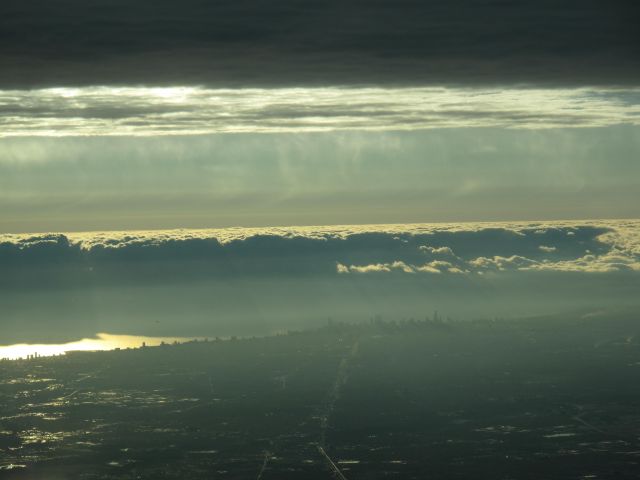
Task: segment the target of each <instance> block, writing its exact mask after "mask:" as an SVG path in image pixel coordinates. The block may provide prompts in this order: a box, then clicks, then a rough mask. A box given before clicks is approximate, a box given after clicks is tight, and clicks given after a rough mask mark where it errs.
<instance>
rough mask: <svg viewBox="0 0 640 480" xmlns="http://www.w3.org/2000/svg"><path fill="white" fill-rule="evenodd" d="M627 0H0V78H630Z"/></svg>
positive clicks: (630, 6)
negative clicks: (271, 0)
mask: <svg viewBox="0 0 640 480" xmlns="http://www.w3.org/2000/svg"><path fill="white" fill-rule="evenodd" d="M639 11H640V8H639V7H638V4H637V2H634V1H630V0H617V1H616V0H613V1H602V0H580V1H578V0H565V1H557V0H539V1H510V2H505V1H495V0H457V1H456V0H451V1H446V2H444V1H441V2H435V1H425V0H346V1H337V0H325V1H318V0H280V1H275V2H266V1H260V0H244V1H239V0H233V1H231V0H224V1H204V0H184V1H181V2H175V1H170V0H155V1H150V0H141V1H136V2H131V1H128V0H95V1H91V2H87V1H82V0H58V1H51V0H4V1H3V2H1V4H0V86H1V87H2V88H24V87H25V86H50V85H88V84H94V85H95V84H132V83H141V84H194V83H197V84H208V85H227V86H238V85H259V86H267V85H280V86H281V85H300V84H304V85H311V84H316V85H317V84H329V83H330V84H363V83H366V84H372V83H393V84H424V83H460V84H469V83H473V84H475V83H513V82H525V83H540V82H541V83H545V84H564V85H576V84H579V85H586V84H627V85H628V84H634V85H635V84H637V83H638V79H639V78H640V76H639V73H640V62H639V61H638V58H640V56H639V53H640V36H639V34H638V33H637V32H638V29H637V28H636V27H637V23H638V18H639V16H638V13H639Z"/></svg>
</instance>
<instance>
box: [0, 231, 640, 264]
mask: <svg viewBox="0 0 640 480" xmlns="http://www.w3.org/2000/svg"><path fill="white" fill-rule="evenodd" d="M585 226H588V227H597V228H607V229H609V231H608V232H606V233H604V234H602V235H600V236H599V237H598V238H597V240H598V241H599V242H601V243H603V244H605V245H607V246H609V250H608V251H607V252H605V253H604V254H600V255H595V254H593V253H591V252H589V251H587V252H586V253H585V255H583V256H582V257H579V258H575V259H570V260H550V259H543V260H535V259H529V258H526V257H523V256H518V255H512V256H500V255H495V256H493V257H477V258H474V259H468V260H464V259H462V258H460V257H458V256H456V254H455V252H454V251H453V250H452V249H451V248H450V247H437V248H434V247H430V246H428V245H423V246H420V247H418V249H419V250H421V251H423V252H425V253H428V254H430V255H432V256H434V257H435V258H432V259H430V260H429V261H425V262H424V263H420V264H411V263H407V262H406V261H403V260H401V259H397V260H396V261H393V262H379V263H371V264H366V265H345V264H342V263H340V262H336V272H337V273H339V274H351V273H355V274H371V273H392V272H395V273H404V274H421V273H426V274H441V273H451V274H484V273H489V272H503V271H514V270H516V271H565V272H600V273H604V272H614V271H623V270H626V271H640V220H619V221H607V220H602V221H589V222H584V221H583V222H578V221H567V222H491V223H450V224H405V225H400V224H399V225H343V226H324V227H321V226H310V227H265V228H226V229H203V230H165V231H128V232H84V233H65V234H64V236H65V238H66V239H67V241H68V242H69V243H70V244H71V245H78V246H79V247H80V248H81V249H84V250H87V251H88V250H91V249H93V248H95V247H103V248H122V247H126V246H127V245H134V244H135V245H140V244H147V245H148V244H161V243H163V242H167V241H180V240H192V239H215V240H217V241H219V242H220V243H221V244H223V245H224V244H227V243H229V242H233V241H239V240H240V241H241V240H246V239H249V238H251V237H254V236H257V235H272V236H282V237H287V238H292V237H303V238H310V239H317V240H328V239H332V238H339V239H345V238H348V237H349V236H351V235H355V234H363V233H383V234H390V235H399V234H403V235H418V234H427V233H438V232H449V233H451V232H469V231H480V230H483V229H487V228H491V229H495V228H498V229H504V230H507V231H510V232H512V233H513V234H515V235H525V233H523V232H524V231H527V232H529V233H531V231H533V234H536V235H537V234H539V233H540V232H544V231H546V230H547V229H563V230H564V231H565V234H566V235H567V236H571V234H572V233H573V231H574V230H575V229H577V228H579V227H585ZM57 235H58V234H0V244H1V243H9V244H15V245H18V246H19V247H20V248H26V247H28V246H29V245H30V243H34V242H36V243H41V242H44V241H52V242H53V241H57V239H58V238H59V237H58V236H57ZM547 247H548V250H546V251H545V250H544V249H542V250H541V251H542V252H543V253H549V254H554V253H555V250H550V249H552V248H555V247H553V246H547Z"/></svg>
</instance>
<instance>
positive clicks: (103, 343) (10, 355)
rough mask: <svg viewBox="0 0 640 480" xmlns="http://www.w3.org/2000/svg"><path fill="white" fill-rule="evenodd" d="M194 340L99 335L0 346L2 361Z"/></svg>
mask: <svg viewBox="0 0 640 480" xmlns="http://www.w3.org/2000/svg"><path fill="white" fill-rule="evenodd" d="M189 340H193V338H184V337H142V336H137V335H111V334H108V333H98V334H97V335H96V338H83V339H82V340H77V341H75V342H69V343H62V344H27V343H19V344H15V345H5V346H0V359H1V358H7V359H12V360H15V359H18V358H27V356H28V355H34V354H37V355H38V356H41V357H45V356H52V355H61V354H64V353H66V352H71V351H79V350H82V351H91V350H113V349H115V348H135V347H140V346H142V344H143V343H145V344H146V345H148V346H156V345H160V344H161V343H162V342H165V343H173V342H186V341H189Z"/></svg>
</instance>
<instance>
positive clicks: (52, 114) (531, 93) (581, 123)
mask: <svg viewBox="0 0 640 480" xmlns="http://www.w3.org/2000/svg"><path fill="white" fill-rule="evenodd" d="M639 93H640V90H638V89H633V88H630V89H614V88H609V89H591V88H579V89H540V88H520V89H518V88H509V89H497V88H445V87H415V88H379V87H376V88H358V87H348V88H340V87H322V88H319V87H305V88H250V89H212V88H202V87H165V88H144V87H107V86H99V87H83V88H47V89H39V90H4V91H0V114H1V115H0V136H4V137H10V136H69V135H71V136H73V135H77V136H85V135H135V136H152V135H171V134H173V135H178V134H209V133H221V132H229V133H237V132H319V131H331V130H370V131H381V130H421V129H430V128H456V127H504V128H524V129H544V128H554V127H567V126H573V127H602V126H609V125H619V124H631V125H638V124H640V105H639V104H638V102H637V98H638V95H639Z"/></svg>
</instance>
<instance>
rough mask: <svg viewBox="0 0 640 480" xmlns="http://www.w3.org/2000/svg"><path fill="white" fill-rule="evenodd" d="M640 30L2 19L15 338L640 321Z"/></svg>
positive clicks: (585, 1)
mask: <svg viewBox="0 0 640 480" xmlns="http://www.w3.org/2000/svg"><path fill="white" fill-rule="evenodd" d="M639 21H640V7H639V6H638V3H637V2H635V1H625V0H613V1H611V0H609V1H602V0H581V1H577V0H566V1H563V2H558V1H557V0H538V1H531V0H519V1H510V2H503V1H495V0H453V1H448V2H435V1H425V0H420V1H418V0H393V1H392V0H366V1H365V0H343V1H340V2H338V1H333V0H304V1H301V0H278V1H272V2H265V1H261V0H234V1H227V0H225V1H216V2H210V1H205V0H184V1H181V2H174V1H168V0H155V1H150V0H140V1H136V2H130V1H125V0H94V1H91V2H87V1H84V0H55V1H52V0H20V1H18V0H4V1H2V2H1V3H0V235H2V237H0V269H2V270H3V271H8V272H11V274H10V275H3V277H4V279H3V280H2V283H1V284H2V289H3V290H2V291H0V298H2V299H3V301H4V302H5V304H6V307H5V309H4V314H3V315H4V317H3V318H2V320H0V321H2V322H4V323H5V324H6V325H8V326H7V328H6V329H5V331H4V332H3V334H4V336H5V338H7V339H8V338H9V337H11V338H12V340H11V341H22V340H33V341H39V342H44V341H49V340H51V339H52V338H54V337H56V338H57V337H61V338H58V340H60V341H73V340H77V339H79V338H83V337H84V336H90V335H95V334H96V333H98V332H106V333H110V334H144V335H152V334H154V333H156V334H157V335H163V336H182V335H201V334H205V335H208V334H215V333H216V332H217V331H218V330H219V331H225V332H227V333H229V332H232V331H236V330H237V331H247V332H251V331H257V330H261V331H269V329H273V328H276V325H277V326H278V328H280V327H281V326H282V325H285V324H286V325H289V323H288V322H289V320H288V319H294V318H302V317H304V318H307V319H311V318H313V319H316V320H317V319H318V318H320V317H324V316H326V315H330V314H331V315H338V314H339V313H340V311H342V312H348V315H352V316H358V318H359V316H362V314H363V312H365V311H366V312H368V314H375V313H376V312H375V311H374V310H380V311H382V310H384V311H385V312H386V313H387V314H391V308H390V307H389V305H391V306H393V308H395V309H396V310H397V311H398V312H403V314H406V315H417V312H423V311H424V310H428V309H430V308H431V306H432V304H433V303H436V304H441V308H448V309H449V310H451V311H452V312H453V311H456V312H457V313H458V314H460V315H467V316H468V315H470V314H471V312H484V313H487V314H501V315H507V314H508V313H509V310H511V312H512V313H513V314H520V315H525V314H533V313H544V312H549V311H551V310H553V309H559V308H566V309H568V308H575V309H582V308H585V309H588V308H591V309H595V310H594V311H597V309H598V305H597V304H598V302H599V301H601V302H602V304H603V305H604V304H607V305H608V304H609V303H611V301H610V299H612V298H613V299H617V300H619V303H620V304H628V303H630V302H631V303H633V302H632V299H633V298H635V294H636V293H637V289H635V288H636V287H637V286H638V278H637V271H638V251H637V247H636V246H635V245H637V242H636V238H637V235H638V230H637V228H636V226H635V224H634V223H633V219H637V218H640V161H639V159H640V33H639V29H638V28H637V24H638V23H639ZM460 222H470V223H468V224H466V226H464V227H460V225H461V223H460ZM478 222H493V223H482V225H484V226H483V227H481V228H480V227H478V226H477V225H480V223H478ZM505 222H507V223H505ZM554 222H555V223H554ZM558 222H559V223H558ZM563 222H570V223H563ZM571 222H573V223H571ZM629 222H631V223H629ZM434 223H439V224H440V225H441V226H440V227H439V228H441V229H443V230H444V231H448V230H449V229H451V228H455V229H456V233H455V234H451V236H450V237H446V239H445V238H444V237H442V238H440V237H439V235H440V233H438V234H436V233H428V234H425V233H424V231H423V230H424V229H427V230H428V231H429V232H431V231H432V230H433V229H435V228H436V227H434V226H433V225H434ZM415 224H420V225H423V227H420V228H422V229H423V230H420V228H418V227H416V226H415ZM426 224H428V225H431V226H430V227H428V228H427V227H424V225H426ZM533 224H536V225H543V227H540V228H542V229H543V230H544V229H550V230H548V231H553V232H556V231H558V232H560V233H557V236H554V237H553V238H550V239H546V238H544V239H541V238H539V237H537V236H536V235H538V234H535V229H534V230H531V231H529V230H527V229H528V228H529V227H527V225H533ZM323 225H324V226H334V227H332V228H341V229H345V230H344V232H347V233H343V234H341V235H342V236H341V237H340V239H339V240H337V239H335V238H334V237H333V235H334V233H332V232H333V231H332V230H330V227H318V226H323ZM363 225H366V226H367V227H366V229H368V230H366V231H362V230H360V229H359V228H361V227H358V226H363ZM375 225H378V226H377V227H375ZM383 225H384V226H383ZM391 225H396V226H391ZM513 225H516V226H515V227H514V226H513ZM630 225H631V226H630ZM302 226H316V227H314V228H315V230H312V231H311V233H309V231H306V230H305V231H303V232H302V233H300V231H298V230H296V231H295V232H297V233H291V231H289V230H278V229H277V228H276V227H287V228H293V227H295V228H300V227H302ZM336 226H341V227H336ZM225 228H240V229H242V228H244V229H246V230H242V231H243V232H244V233H242V234H241V236H242V238H239V239H236V240H234V241H231V242H230V243H225V242H224V241H221V240H220V235H222V236H223V237H224V236H225V235H227V233H224V234H223V233H220V232H227V230H220V229H225ZM260 228H262V229H266V230H259V229H260ZM274 228H276V230H273V229H274ZM417 228H418V230H416V229H417ZM532 228H533V227H532ZM211 229H217V230H211ZM256 229H258V230H256ZM327 229H329V230H327ZM429 229H431V230H429ZM572 229H573V230H572ZM433 231H435V230H433ZM438 231H440V230H438ZM545 231H547V230H545ZM74 232H75V233H74ZM78 232H89V233H86V235H89V236H88V237H83V236H82V235H81V233H78ZM109 232H111V233H109ZM123 232H124V233H123ZM185 232H187V233H185ZM189 232H191V233H189ZM197 232H199V233H197ZM203 232H204V233H203ZM314 232H315V233H314ZM327 232H329V233H327ZM372 232H373V233H372ZM478 232H484V233H482V234H480V233H478ZM496 232H498V233H496ZM500 232H502V233H500ZM510 232H511V233H510ZM513 232H516V233H513ZM532 232H533V233H532ZM572 232H573V233H572ZM494 234H495V235H498V237H500V235H503V234H504V235H507V236H514V239H516V240H521V241H522V242H524V243H522V244H520V243H518V242H516V243H517V246H516V243H514V244H512V243H510V242H507V241H502V240H503V239H502V238H501V237H500V238H493V237H492V236H491V235H494ZM614 234H615V235H617V236H616V237H615V238H617V239H618V240H619V241H620V242H622V243H619V241H618V240H616V242H614V243H612V242H611V238H612V235H614ZM239 235H240V234H239ZM309 235H311V237H313V238H312V239H310V238H308V237H309ZM424 235H427V237H425V238H423V237H424ZM429 235H435V237H437V239H438V241H435V243H434V241H432V240H434V238H435V237H434V238H432V237H430V236H429ZM554 235H556V234H555V233H554ZM292 236H293V237H295V239H292V238H291V237H292ZM521 236H522V237H523V238H524V239H523V238H520V237H521ZM125 238H126V239H129V240H123V239H125ZM532 238H535V241H533V240H531V239H532ZM560 238H561V239H562V242H564V243H563V244H562V246H561V247H560V246H559V245H558V244H557V241H558V239H560ZM97 239H99V240H97ZM398 239H399V240H398ZM620 239H624V240H620ZM405 240H406V241H407V242H409V244H410V245H412V247H411V248H412V249H413V250H412V251H411V253H410V254H407V252H405V251H404V250H402V251H396V247H398V245H400V244H403V243H402V242H404V241H405ZM512 240H513V239H512ZM525 240H526V241H525ZM552 240H553V241H552ZM529 241H530V243H527V242H529ZM380 242H382V243H380ZM398 242H400V243H398ZM621 245H624V247H623V246H621ZM630 245H631V246H630ZM422 247H424V248H422ZM421 248H422V249H421ZM429 248H435V249H446V248H448V249H449V250H450V252H449V250H446V251H445V250H442V251H441V252H440V253H437V252H435V250H434V251H431V250H429ZM230 249H231V250H230ZM298 249H301V250H300V251H299V250H298ZM460 249H462V251H467V250H468V251H469V252H473V253H464V254H463V253H461V252H460V251H459V250H460ZM587 250H589V251H587ZM372 252H376V254H375V255H374V254H373V253H372ZM621 252H622V253H621ZM405 254H406V255H405ZM425 255H426V257H424V256H425ZM619 256H621V257H620V258H622V260H620V258H618V257H619ZM441 257H442V258H441ZM592 257H593V258H592ZM320 260H321V261H320ZM545 260H546V261H545ZM433 262H436V263H433ZM438 262H445V263H447V264H446V265H445V263H438ZM203 265H204V266H203ZM209 267H211V268H209ZM87 272H97V273H95V274H94V273H87ZM485 274H488V275H489V277H491V276H492V275H493V276H495V279H494V280H490V281H486V282H485V280H482V281H480V282H477V281H476V279H478V278H484V277H483V275H485ZM87 275H89V277H87ZM302 277H304V279H305V281H301V278H302ZM172 278H173V279H174V280H171V279H172ZM492 278H493V277H492ZM514 279H517V281H516V280H514ZM14 280H15V281H14ZM566 281H570V282H571V283H572V285H574V286H576V285H579V286H581V288H582V289H583V290H582V292H591V293H589V295H588V296H589V298H586V297H585V295H587V293H583V294H582V296H581V295H580V294H579V293H577V290H576V289H575V288H574V287H566V286H563V287H562V288H560V286H562V285H565V283H564V282H566ZM470 282H471V283H470ZM487 282H488V283H487ZM471 284H473V285H475V286H474V287H473V288H472V287H470V286H469V285H471ZM346 285H349V287H346ZM478 285H480V287H478ZM621 285H623V286H624V287H622V286H621ZM89 286H90V287H91V288H89ZM476 287H477V288H476ZM567 288H568V289H569V290H567ZM576 288H577V287H576ZM425 289H426V290H425ZM211 290H214V291H216V292H218V293H216V294H215V295H213V294H211ZM516 290H517V292H516ZM248 291H250V292H252V293H251V295H252V297H251V298H253V300H252V301H250V302H248V303H247V302H246V301H245V300H242V298H243V295H245V294H246V292H248ZM287 291H290V292H296V293H295V295H294V294H291V295H290V296H289V298H288V302H289V304H288V305H289V306H288V308H287V309H285V310H286V311H285V310H282V308H281V307H280V306H279V304H277V303H274V302H273V299H274V298H281V296H282V295H283V294H284V293H283V292H287ZM425 291H429V292H440V293H438V294H437V295H435V297H434V296H433V295H430V296H429V295H426V296H425ZM132 292H136V294H135V295H134V296H133V297H132V295H133V293H132ZM242 292H245V293H242ZM318 292H324V293H325V294H326V295H327V296H328V297H327V298H333V299H334V300H335V304H336V305H338V306H340V308H335V309H333V310H332V309H331V308H325V304H326V301H322V300H321V299H322V298H323V297H322V296H319V294H318ZM344 292H349V295H346V294H345V293H344ZM381 292H392V293H393V294H392V295H391V294H389V295H386V296H385V295H382V294H381ZM474 292H475V293H474ZM488 292H497V293H495V294H493V293H488ZM507 292H510V293H509V295H506V294H507ZM535 292H538V293H536V295H538V296H539V295H541V293H540V292H547V293H548V294H549V297H548V298H549V299H548V302H546V303H545V305H544V307H545V308H534V307H535V305H536V304H539V303H540V302H539V301H533V300H532V299H531V297H530V296H527V294H533V293H535ZM595 292H600V293H598V294H596V293H595ZM605 294H606V295H605ZM381 295H382V296H381ZM460 295H467V297H468V299H469V303H468V307H469V308H468V309H466V310H465V309H464V308H459V304H460V302H459V301H456V300H455V299H456V298H459V296H460ZM294 297H295V298H294ZM132 298H136V299H137V300H135V301H134V300H132ZM165 298H170V299H172V300H173V303H172V304H171V305H167V304H165V303H164V302H165V300H164V299H165ZM376 298H387V300H388V304H387V306H384V305H382V304H379V302H378V303H376V300H375V299H376ZM270 299H271V300H270ZM506 299H512V300H506ZM513 299H517V301H516V300H513ZM91 302H94V303H91ZM212 302H213V303H212ZM216 302H219V303H216ZM280 303H282V302H281V301H280ZM373 304H375V305H378V307H376V308H375V309H374V308H370V307H371V305H373ZM305 305H307V307H306V309H305ZM500 305H502V307H504V308H502V307H500ZM98 307H99V308H98ZM552 307H553V308H552ZM176 309H178V311H176ZM314 309H315V313H309V311H314ZM181 310H185V311H187V313H184V314H183V316H184V317H185V318H191V320H192V321H191V320H190V321H188V322H186V323H185V325H191V327H189V328H187V327H185V328H186V329H187V330H189V329H191V330H192V331H191V330H189V331H186V332H185V331H179V330H180V329H178V328H174V327H175V326H176V325H177V324H175V322H174V323H171V322H169V321H168V319H167V315H168V313H167V312H171V314H172V315H174V316H176V315H179V311H181ZM332 311H333V313H331V312H332ZM89 312H92V313H89ZM158 315H159V316H160V317H162V318H163V319H164V320H162V321H163V322H164V323H163V324H162V325H164V326H163V327H162V328H158V329H157V330H158V331H157V332H154V331H152V330H153V329H151V330H150V329H149V328H148V326H149V325H148V324H147V323H145V322H152V323H151V325H156V323H155V320H154V321H152V319H153V318H156V317H157V316H158ZM181 315H182V314H181ZM206 315H213V316H215V318H216V320H215V321H210V322H209V323H207V322H206V321H205V320H203V319H204V318H205V316H206ZM348 315H347V316H348ZM252 316H253V318H254V319H261V320H255V321H251V322H248V321H247V320H246V319H247V318H248V317H252ZM365 316H366V315H365ZM133 318H139V319H141V320H140V322H141V323H139V322H136V321H134V322H132V321H131V319H133ZM105 319H110V320H109V321H107V320H105ZM276 319H277V320H278V321H276ZM158 321H160V320H158ZM291 321H292V322H293V320H291ZM309 321H310V320H309ZM314 321H315V320H314ZM203 322H204V323H203ZM242 322H244V323H242ZM261 322H262V323H261ZM294 323H295V322H294ZM262 324H264V325H263V327H260V328H258V325H262ZM62 325H64V328H63V329H61V328H59V327H61V326H62ZM130 325H133V326H134V328H133V330H132V329H131V328H129V326H130ZM167 325H168V326H167ZM203 325H209V327H210V328H209V330H211V331H207V328H205V327H203ZM212 325H213V326H212ZM241 325H244V326H241ZM249 325H251V327H249ZM138 327H139V328H138ZM245 327H246V328H245ZM217 329H218V330H217ZM234 329H236V330H234ZM138 330H139V331H138ZM7 341H8V340H7ZM0 343H1V341H0Z"/></svg>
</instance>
